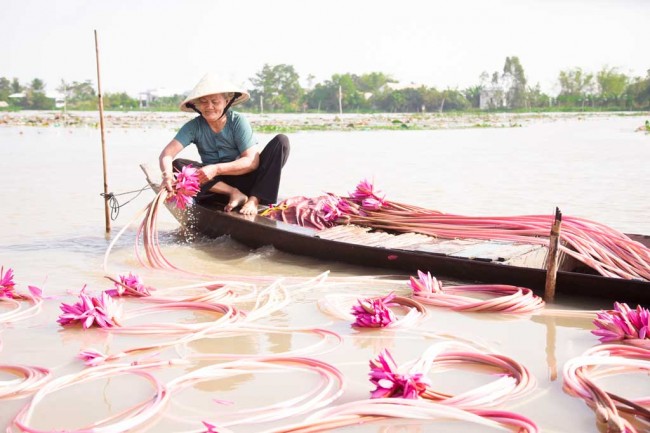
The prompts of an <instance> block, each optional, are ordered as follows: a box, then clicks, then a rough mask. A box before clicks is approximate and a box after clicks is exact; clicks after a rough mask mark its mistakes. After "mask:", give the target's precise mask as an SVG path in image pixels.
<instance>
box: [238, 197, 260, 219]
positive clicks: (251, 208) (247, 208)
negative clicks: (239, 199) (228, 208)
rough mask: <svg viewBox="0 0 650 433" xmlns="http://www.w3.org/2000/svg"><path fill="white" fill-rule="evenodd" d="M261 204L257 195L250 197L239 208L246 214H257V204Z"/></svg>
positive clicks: (240, 211)
mask: <svg viewBox="0 0 650 433" xmlns="http://www.w3.org/2000/svg"><path fill="white" fill-rule="evenodd" d="M259 204H260V201H259V200H258V199H257V197H255V196H250V197H248V200H246V203H244V205H243V206H242V207H241V209H239V213H241V214H244V215H256V214H257V206H258V205H259Z"/></svg>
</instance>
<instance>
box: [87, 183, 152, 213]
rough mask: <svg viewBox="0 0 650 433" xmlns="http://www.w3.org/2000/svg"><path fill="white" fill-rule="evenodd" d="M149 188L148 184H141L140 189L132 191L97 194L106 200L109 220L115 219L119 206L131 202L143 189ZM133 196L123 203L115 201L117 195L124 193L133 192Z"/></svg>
mask: <svg viewBox="0 0 650 433" xmlns="http://www.w3.org/2000/svg"><path fill="white" fill-rule="evenodd" d="M148 188H151V186H149V185H145V186H143V187H142V188H141V189H136V190H134V191H127V192H122V193H119V194H115V193H112V192H109V193H103V192H102V193H100V194H99V195H100V196H102V197H104V200H108V206H109V207H110V208H111V221H115V220H116V219H117V216H118V215H119V214H120V208H121V207H123V206H126V205H127V204H129V203H131V202H132V201H133V200H135V199H136V198H137V197H138V196H139V195H140V194H141V193H142V191H144V190H145V189H148ZM135 193H137V194H136V195H135V197H133V198H132V199H131V200H129V201H127V202H126V203H124V204H120V202H118V201H117V197H118V196H121V195H126V194H135Z"/></svg>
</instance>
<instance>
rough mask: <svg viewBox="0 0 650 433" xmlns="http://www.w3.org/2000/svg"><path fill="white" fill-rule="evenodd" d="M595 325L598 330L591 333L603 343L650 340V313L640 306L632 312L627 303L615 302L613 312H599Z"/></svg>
mask: <svg viewBox="0 0 650 433" xmlns="http://www.w3.org/2000/svg"><path fill="white" fill-rule="evenodd" d="M593 323H594V325H596V327H597V328H598V329H596V330H593V331H591V333H592V334H594V335H596V336H598V337H599V339H600V341H601V342H602V343H609V342H612V341H622V340H631V339H634V340H644V339H650V332H649V328H650V312H649V311H648V309H646V308H643V307H641V306H640V305H638V306H637V307H636V309H635V310H632V309H630V307H629V306H628V305H627V304H625V303H622V304H621V303H618V302H615V303H614V309H613V310H603V311H601V312H599V313H598V314H597V316H596V319H594V321H593Z"/></svg>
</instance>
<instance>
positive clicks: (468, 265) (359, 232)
mask: <svg viewBox="0 0 650 433" xmlns="http://www.w3.org/2000/svg"><path fill="white" fill-rule="evenodd" d="M142 169H143V171H145V174H146V175H147V181H148V182H149V184H150V185H151V187H152V188H153V189H154V191H157V190H158V188H159V184H158V183H156V182H155V181H152V174H151V173H150V170H148V169H147V168H146V166H142ZM168 208H169V210H170V212H171V213H172V214H173V215H174V216H175V217H176V219H177V220H178V221H179V222H180V223H181V224H182V225H185V226H186V227H187V228H189V229H191V230H194V231H197V232H199V233H201V234H203V235H205V236H208V237H219V236H223V235H229V236H231V237H232V238H233V239H235V240H237V241H239V242H241V243H243V244H245V245H247V246H250V247H252V248H258V247H262V246H267V245H272V246H274V247H275V248H277V249H278V250H280V251H284V252H287V253H292V254H297V255H302V256H310V257H314V258H318V259H323V260H329V261H340V262H346V263H350V264H354V265H361V266H370V267H378V268H384V269H391V270H396V271H402V272H406V273H410V274H411V275H416V273H417V271H418V270H421V271H424V272H427V271H428V272H431V274H432V275H434V276H436V277H438V278H450V279H457V280H461V281H463V282H467V283H477V282H478V283H494V284H510V285H516V286H522V287H528V288H530V289H532V290H533V291H534V292H535V293H536V294H538V295H540V296H541V295H543V292H544V286H545V281H546V269H545V262H546V255H547V248H546V247H544V246H541V245H532V244H516V243H512V242H501V241H485V240H471V239H460V240H459V239H456V240H442V239H436V238H432V237H430V236H425V235H420V234H417V233H406V234H393V233H386V232H377V231H370V230H368V229H367V228H361V227H358V226H335V227H334V228H331V229H325V230H316V229H311V228H306V227H300V226H297V225H292V224H287V223H284V222H281V221H275V220H272V219H269V218H266V217H262V216H259V215H254V216H245V215H241V214H239V213H237V212H224V211H223V207H222V206H221V205H219V204H212V203H210V204H195V205H194V206H193V207H192V209H191V213H187V212H181V211H178V210H177V209H175V208H172V207H168ZM188 221H191V223H189V222H188ZM628 236H630V237H631V238H632V239H634V240H636V241H638V242H640V243H642V244H644V245H646V246H650V236H646V235H635V234H632V235H628ZM579 265H580V264H579V263H577V262H575V261H574V260H572V259H567V258H564V259H562V260H561V261H560V267H559V270H558V272H557V280H556V300H557V301H566V300H571V299H572V298H575V297H579V298H586V299H591V300H598V301H599V302H600V301H602V302H603V308H608V307H611V303H612V302H614V301H618V302H626V303H628V305H631V306H636V304H641V305H644V306H648V305H650V281H645V280H626V279H621V278H611V277H604V276H601V275H598V274H596V273H595V271H593V270H591V269H589V268H585V267H580V266H579Z"/></svg>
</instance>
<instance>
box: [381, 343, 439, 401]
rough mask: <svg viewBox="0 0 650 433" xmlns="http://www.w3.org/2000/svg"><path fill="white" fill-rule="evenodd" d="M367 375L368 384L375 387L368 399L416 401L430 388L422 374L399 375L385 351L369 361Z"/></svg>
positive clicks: (427, 379)
mask: <svg viewBox="0 0 650 433" xmlns="http://www.w3.org/2000/svg"><path fill="white" fill-rule="evenodd" d="M369 375H370V382H372V384H373V385H375V386H376V388H375V390H374V391H372V392H371V393H370V398H388V397H395V398H400V397H401V398H409V399H416V398H418V397H419V396H420V395H422V394H423V393H424V392H425V391H426V389H427V387H428V386H431V383H430V381H429V378H427V377H426V376H425V375H424V374H423V373H420V372H417V373H400V372H399V371H398V368H397V364H396V363H395V360H394V359H393V357H392V356H391V355H390V352H388V350H387V349H384V350H382V351H381V352H380V353H379V355H378V356H377V358H376V359H371V360H370V373H369Z"/></svg>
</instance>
